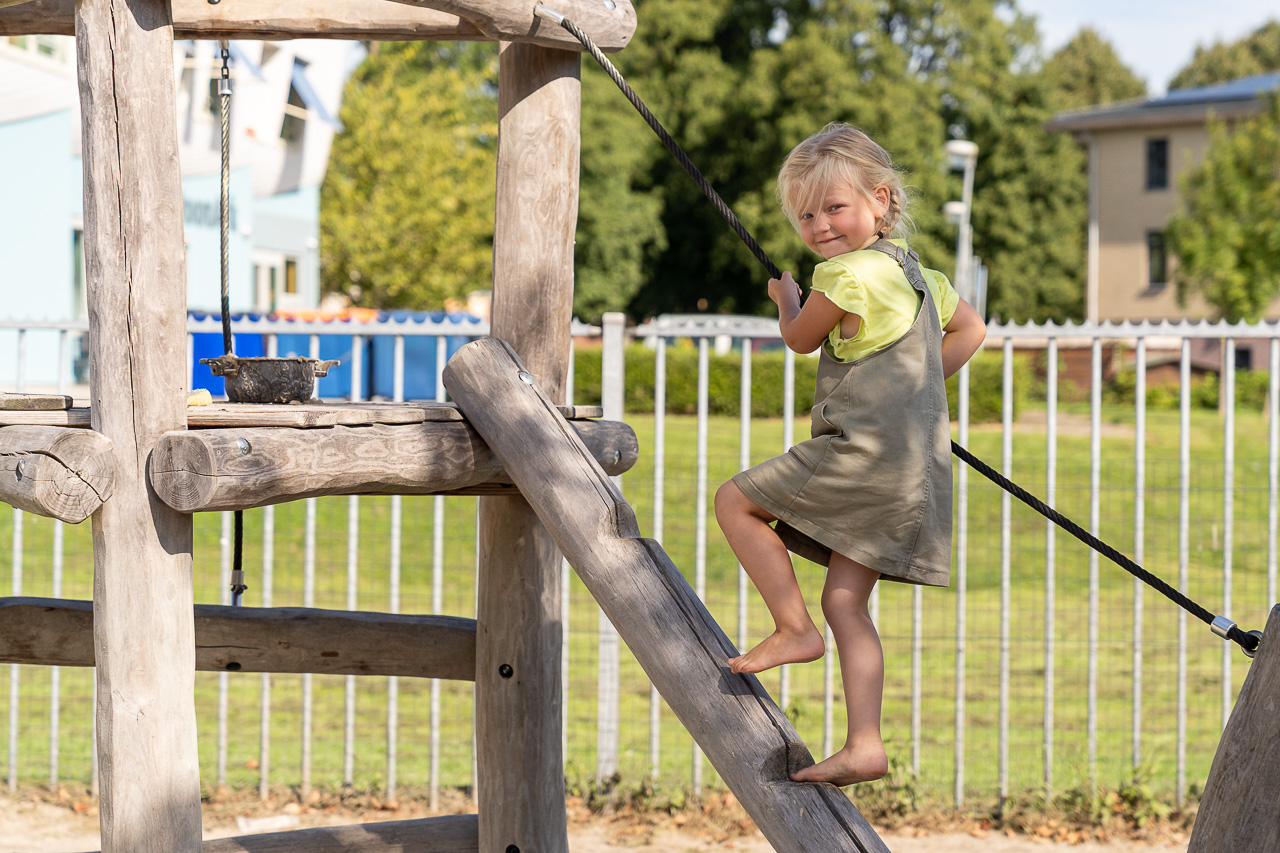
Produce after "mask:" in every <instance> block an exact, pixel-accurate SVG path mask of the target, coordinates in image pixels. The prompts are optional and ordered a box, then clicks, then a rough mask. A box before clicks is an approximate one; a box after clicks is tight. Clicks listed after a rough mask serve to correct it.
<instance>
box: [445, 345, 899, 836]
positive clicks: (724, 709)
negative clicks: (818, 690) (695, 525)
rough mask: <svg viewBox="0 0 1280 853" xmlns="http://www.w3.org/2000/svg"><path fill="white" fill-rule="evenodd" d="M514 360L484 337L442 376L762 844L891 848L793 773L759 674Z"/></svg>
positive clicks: (801, 756)
mask: <svg viewBox="0 0 1280 853" xmlns="http://www.w3.org/2000/svg"><path fill="white" fill-rule="evenodd" d="M522 369H523V367H522V365H521V364H520V361H519V359H518V358H517V357H516V356H515V353H514V352H513V351H512V350H511V348H510V347H509V346H507V345H506V344H505V343H503V342H502V341H500V340H497V339H495V338H489V339H486V340H481V341H475V342H473V343H470V344H467V345H466V346H464V347H463V348H462V349H460V350H459V351H458V352H457V354H456V355H454V357H453V359H452V360H451V361H450V362H449V365H448V366H447V367H446V368H445V371H444V382H445V387H446V388H448V389H449V393H450V395H451V396H452V397H453V399H455V400H456V401H457V402H458V406H459V407H460V408H461V409H462V411H463V412H464V413H465V414H466V415H467V418H468V420H469V421H470V422H471V424H472V425H473V426H474V427H475V428H476V430H477V431H478V432H479V433H480V434H481V435H482V436H484V437H485V439H486V440H487V441H488V442H489V445H490V446H491V447H492V448H493V449H494V452H495V453H496V454H497V455H498V457H499V458H500V459H501V460H502V461H503V464H504V465H505V466H506V468H507V471H508V473H510V474H511V476H512V478H513V479H514V480H515V481H516V483H517V484H518V485H519V486H520V488H521V492H522V494H524V495H525V496H526V498H527V500H528V501H529V502H530V504H532V506H533V508H534V509H535V510H536V511H537V514H538V517H539V518H541V519H542V521H543V523H544V524H545V525H547V527H548V528H549V529H550V531H551V533H552V535H553V536H554V537H555V540H556V544H557V545H559V547H560V549H561V550H562V551H563V552H564V554H565V556H566V557H568V559H569V562H570V564H571V565H573V567H574V568H575V569H576V570H577V572H578V576H579V577H580V578H582V580H583V582H584V583H585V584H586V586H587V588H588V589H589V590H590V591H591V593H592V595H594V596H595V598H596V600H597V601H598V602H599V603H600V605H601V607H603V608H604V610H605V612H606V613H607V614H608V616H609V618H610V620H612V622H613V624H614V625H615V626H616V627H617V629H618V632H619V634H621V635H622V637H623V639H624V640H626V642H627V645H628V646H629V647H630V649H631V650H632V652H633V653H634V654H635V656H636V658H637V659H638V660H639V661H640V664H641V665H642V666H643V667H644V670H645V672H646V673H648V675H649V678H650V679H652V681H653V683H654V684H655V685H656V686H657V688H658V690H659V691H660V692H661V693H662V695H663V697H664V698H665V699H666V700H667V703H668V704H669V705H670V706H671V708H672V709H673V710H674V711H675V712H676V715H677V716H679V718H680V720H681V722H683V723H684V725H685V727H686V728H687V729H688V730H689V732H690V733H691V734H692V735H693V737H694V739H695V740H696V741H697V742H698V744H699V745H700V746H701V747H702V749H703V750H704V751H705V752H706V754H707V756H708V757H709V758H710V760H711V763H712V764H713V765H715V768H716V770H718V771H719V772H720V775H721V776H722V777H723V778H724V780H725V782H726V783H727V784H728V785H729V787H730V788H731V789H732V790H733V792H734V793H735V794H736V795H737V797H738V799H739V801H741V802H742V804H743V806H744V807H745V808H746V809H747V811H748V812H749V813H750V814H751V816H752V817H753V818H754V819H755V821H756V824H757V825H758V826H759V827H760V829H761V831H762V832H763V833H764V835H765V837H766V838H767V839H768V840H769V843H770V844H772V845H773V847H774V849H776V850H778V851H780V853H807V852H808V851H813V850H822V851H824V853H837V852H838V851H847V852H848V853H854V851H857V853H868V851H885V852H887V849H888V848H886V847H885V845H884V843H883V842H882V841H881V840H880V838H879V837H878V836H877V835H876V833H875V831H874V830H873V829H872V828H871V827H870V825H869V824H868V823H867V822H866V820H865V819H864V818H863V817H862V815H861V814H860V813H859V812H858V810H857V809H856V808H854V806H853V804H852V803H850V802H849V800H848V799H847V798H846V797H845V796H844V794H842V793H841V792H840V791H839V790H838V789H836V788H834V787H832V786H831V785H825V784H823V785H815V784H799V783H794V782H791V781H789V779H788V773H789V772H791V771H794V770H796V769H798V768H800V767H803V766H806V765H809V764H811V763H812V761H813V759H812V758H811V756H810V755H809V752H808V750H807V749H805V746H804V744H803V743H802V742H801V741H800V738H799V736H798V735H797V734H796V732H795V729H794V728H793V727H792V725H791V723H790V721H789V720H788V719H787V718H786V716H785V715H784V714H783V713H782V712H781V711H780V710H779V709H778V707H777V706H776V705H775V704H774V703H773V701H772V700H771V699H770V698H769V696H768V694H767V693H766V692H765V690H764V688H763V687H762V686H761V684H760V682H759V680H757V679H756V678H755V677H754V676H743V675H735V674H733V673H731V672H730V671H729V668H728V666H727V663H726V662H727V660H728V658H729V657H731V656H733V655H735V654H737V650H736V649H735V648H734V646H733V643H732V642H730V640H729V638H728V637H726V636H725V634H724V632H723V631H721V630H720V628H719V626H718V625H716V623H715V621H714V620H713V619H712V618H711V615H710V614H709V613H708V612H707V610H706V608H705V607H704V606H703V604H702V602H701V601H699V600H698V597H697V595H696V594H695V593H694V592H693V590H692V589H691V588H690V587H689V584H688V583H687V582H686V581H685V579H684V578H683V577H682V576H681V574H680V572H679V570H677V569H676V567H675V566H674V565H673V564H672V563H671V561H670V560H669V559H668V558H667V555H666V553H665V552H664V551H663V550H662V547H661V546H660V545H659V544H658V543H656V542H654V541H652V540H648V539H641V538H640V534H639V528H638V526H637V524H636V519H635V515H634V513H633V511H632V509H631V507H630V505H629V504H628V503H627V502H626V500H625V499H624V498H623V497H622V495H621V493H620V492H619V491H618V489H617V487H616V486H615V485H614V484H613V482H612V481H611V480H610V479H609V477H608V476H607V475H606V474H605V473H604V472H603V471H602V470H600V467H599V466H598V465H596V463H595V461H594V460H592V459H591V456H590V454H589V453H587V451H586V448H585V447H583V446H582V443H581V442H580V441H579V440H578V439H577V437H576V435H575V434H574V433H573V431H572V430H571V429H570V428H569V426H568V423H567V422H566V421H565V420H564V419H563V418H561V417H559V416H558V415H557V414H556V412H555V410H554V408H553V407H552V406H551V404H550V400H549V399H548V398H547V396H546V395H545V394H544V393H543V392H542V391H541V389H540V388H538V387H535V386H533V385H529V384H526V383H525V382H522V381H521V380H520V379H519V378H518V375H519V372H520V371H521V370H522ZM494 400H501V401H502V403H501V405H494V403H493V401H494ZM481 631H483V623H481ZM480 659H483V658H482V657H481V658H480Z"/></svg>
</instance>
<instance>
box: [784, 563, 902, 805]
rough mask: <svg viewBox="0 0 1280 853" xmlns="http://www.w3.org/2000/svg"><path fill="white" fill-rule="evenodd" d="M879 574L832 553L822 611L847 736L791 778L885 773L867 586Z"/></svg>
mask: <svg viewBox="0 0 1280 853" xmlns="http://www.w3.org/2000/svg"><path fill="white" fill-rule="evenodd" d="M879 578H880V573H879V572H876V571H873V570H872V569H869V568H867V567H866V566H864V565H862V564H861V563H855V562H854V561H853V560H850V559H849V558H848V557H845V556H843V555H840V554H832V555H831V566H830V567H829V568H828V569H827V583H826V586H825V587H824V588H823V590H822V612H823V613H824V614H825V615H826V617H827V624H828V625H830V626H831V633H832V635H833V636H834V637H835V641H836V649H837V650H839V652H840V681H841V683H842V684H843V686H844V701H845V704H846V705H847V707H848V714H849V734H848V739H847V740H846V741H845V745H844V748H843V749H841V750H840V751H839V752H837V753H836V754H835V755H833V756H831V757H830V758H828V759H826V760H825V761H820V762H818V763H817V764H815V765H814V766H812V767H806V768H805V769H803V770H800V771H798V772H796V773H793V774H792V776H791V778H792V779H793V780H795V781H796V782H830V783H832V784H834V785H852V784H854V783H855V782H868V781H870V780H872V779H879V778H880V777H882V776H884V774H885V773H888V772H889V761H888V758H887V757H886V756H885V751H884V742H883V741H882V740H881V739H880V703H881V699H882V696H883V694H884V653H883V651H881V648H880V636H879V635H878V634H877V633H876V626H875V623H873V622H872V621H871V614H870V613H869V612H868V611H867V601H868V599H870V598H871V590H872V589H873V588H874V587H875V585H876V581H877V580H879Z"/></svg>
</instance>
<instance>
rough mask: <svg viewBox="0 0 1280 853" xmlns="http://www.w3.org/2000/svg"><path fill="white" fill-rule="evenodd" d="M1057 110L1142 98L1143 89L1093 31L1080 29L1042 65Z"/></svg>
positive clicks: (1112, 49) (1110, 47) (1113, 51)
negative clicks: (1052, 92) (1051, 89)
mask: <svg viewBox="0 0 1280 853" xmlns="http://www.w3.org/2000/svg"><path fill="white" fill-rule="evenodd" d="M1045 77H1046V78H1047V80H1048V83H1049V85H1050V86H1051V87H1052V88H1053V91H1054V96H1055V98H1056V106H1057V109H1060V110H1071V109H1079V108H1081V107H1089V106H1094V105H1096V104H1109V103H1111V102H1112V101H1123V100H1127V99H1129V98H1143V97H1146V95H1147V86H1146V84H1145V83H1143V82H1142V81H1141V80H1140V79H1138V76H1137V75H1136V74H1134V73H1133V71H1132V70H1130V68H1129V67H1128V66H1127V65H1125V64H1124V63H1123V62H1121V61H1120V57H1119V56H1117V55H1116V51H1115V48H1113V47H1112V46H1111V43H1110V42H1108V41H1107V40H1106V39H1104V38H1102V37H1101V36H1100V35H1098V33H1097V31H1096V30H1094V29H1092V28H1090V27H1084V28H1082V29H1081V30H1080V32H1078V33H1076V34H1075V36H1074V37H1073V38H1072V39H1071V41H1069V42H1067V43H1066V44H1065V45H1063V46H1062V47H1061V48H1059V49H1058V51H1057V52H1056V53H1054V54H1053V56H1051V57H1050V58H1049V61H1048V62H1047V63H1045Z"/></svg>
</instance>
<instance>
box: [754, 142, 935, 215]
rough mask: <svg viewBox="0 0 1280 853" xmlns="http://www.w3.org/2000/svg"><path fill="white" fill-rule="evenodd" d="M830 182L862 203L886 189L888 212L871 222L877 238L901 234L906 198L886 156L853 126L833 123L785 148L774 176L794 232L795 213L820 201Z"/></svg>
mask: <svg viewBox="0 0 1280 853" xmlns="http://www.w3.org/2000/svg"><path fill="white" fill-rule="evenodd" d="M834 184H847V185H848V186H849V187H850V188H851V189H853V190H854V191H855V192H857V193H860V194H861V195H862V196H863V197H864V198H865V199H867V201H871V200H872V191H873V190H875V188H876V187H879V186H884V187H885V188H886V189H888V190H889V209H888V210H887V211H885V214H884V216H882V217H881V218H880V221H879V222H878V223H877V233H878V234H879V235H880V236H881V237H887V236H889V235H891V234H897V233H902V232H905V231H906V229H907V227H908V226H909V224H910V222H911V219H910V217H908V216H907V214H906V206H907V194H906V189H905V188H904V187H903V185H902V177H901V176H900V175H899V174H898V172H897V170H896V169H895V168H894V166H893V160H892V158H890V157H889V152H887V151H885V150H884V149H883V148H881V147H880V146H879V145H878V144H877V143H876V142H875V140H873V139H872V138H871V137H870V136H867V135H866V134H865V133H863V132H862V131H861V130H858V129H857V128H856V127H851V126H849V125H847V124H845V123H844V122H841V121H833V122H831V123H830V124H828V125H827V126H826V127H824V128H823V129H822V130H820V131H818V132H817V133H815V134H814V135H813V136H810V137H809V138H808V139H806V140H805V141H804V142H801V143H800V144H799V145H797V146H796V147H795V148H793V149H792V150H791V153H790V154H788V155H787V159H786V160H784V161H783V163H782V169H781V170H779V172H778V199H779V200H780V201H781V202H782V212H783V213H785V214H786V215H787V219H788V220H789V221H790V222H791V225H792V227H794V228H795V229H796V230H799V229H800V220H799V214H800V212H801V211H803V210H805V209H806V208H810V207H813V206H814V205H816V204H819V203H821V200H822V196H823V195H825V194H826V192H827V190H828V189H829V188H830V187H831V186H832V185H834Z"/></svg>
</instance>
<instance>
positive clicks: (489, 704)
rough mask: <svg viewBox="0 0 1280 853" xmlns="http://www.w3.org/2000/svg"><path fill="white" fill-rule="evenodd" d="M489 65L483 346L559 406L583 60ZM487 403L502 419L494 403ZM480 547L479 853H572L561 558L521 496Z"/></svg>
mask: <svg viewBox="0 0 1280 853" xmlns="http://www.w3.org/2000/svg"><path fill="white" fill-rule="evenodd" d="M601 7H602V8H603V4H601ZM498 57H499V59H498V69H499V71H498V73H499V83H498V163H497V184H496V189H497V192H496V204H495V213H494V232H493V320H492V324H491V333H492V334H495V335H501V336H503V337H504V338H505V339H507V340H509V341H510V342H511V344H512V346H514V347H516V348H517V349H518V351H519V352H520V354H521V355H522V356H523V357H524V359H525V362H524V363H525V364H526V365H528V369H529V371H530V373H531V376H530V381H534V379H535V378H536V381H537V382H539V383H541V384H542V385H543V387H545V388H547V389H548V394H549V395H550V396H551V397H552V398H554V399H555V401H556V402H557V403H561V402H563V401H564V387H565V380H566V375H567V373H568V366H569V344H570V324H571V322H572V310H573V238H574V231H575V228H576V223H577V218H578V152H579V145H580V128H581V80H580V76H579V75H580V63H579V57H578V55H577V54H575V53H568V52H566V51H561V50H549V49H547V48H543V47H537V46H534V45H528V44H512V43H504V44H503V45H502V46H501V48H500V50H499V54H498ZM490 402H491V403H492V405H494V406H495V407H496V408H499V409H501V408H502V407H503V401H502V400H501V399H500V398H494V399H493V400H491V401H490ZM477 538H478V542H479V563H478V568H477V578H476V583H477V589H476V614H477V615H476V619H477V622H478V624H479V632H478V635H477V638H476V762H477V766H478V776H477V787H478V789H479V793H478V801H479V812H480V846H481V848H482V849H484V850H495V851H500V850H512V849H516V850H526V851H528V850H537V851H545V853H568V850H569V836H568V830H567V828H566V822H565V808H564V757H563V754H562V747H561V743H562V739H561V732H562V731H563V727H562V719H561V707H562V702H563V701H564V698H563V696H562V690H561V683H560V649H561V644H562V643H563V641H564V624H563V622H562V621H561V616H562V614H561V608H560V594H561V593H560V572H561V564H562V560H561V558H560V553H559V551H558V550H557V548H556V545H555V541H554V540H553V539H552V538H551V536H550V534H549V533H548V532H547V530H546V528H544V527H543V525H542V523H541V522H540V521H539V520H538V517H537V515H536V514H535V513H534V511H533V509H532V508H531V507H530V506H529V503H528V501H527V499H526V498H525V497H510V498H482V499H481V500H480V518H479V529H478V532H477Z"/></svg>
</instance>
